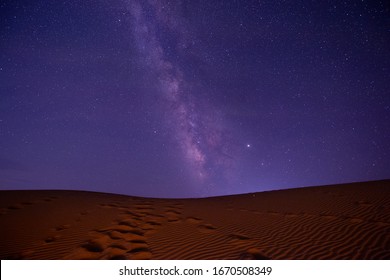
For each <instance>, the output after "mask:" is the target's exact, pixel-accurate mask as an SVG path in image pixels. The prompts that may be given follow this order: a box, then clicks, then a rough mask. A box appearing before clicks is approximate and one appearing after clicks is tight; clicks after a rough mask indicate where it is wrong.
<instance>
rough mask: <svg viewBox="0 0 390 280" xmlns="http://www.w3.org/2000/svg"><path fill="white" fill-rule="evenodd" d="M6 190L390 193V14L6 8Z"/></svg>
mask: <svg viewBox="0 0 390 280" xmlns="http://www.w3.org/2000/svg"><path fill="white" fill-rule="evenodd" d="M0 9H1V17H0V20H1V22H0V50H1V51H0V189H1V190H6V189H76V190H91V191H102V192H112V193H121V194H128V195H138V196H152V197H199V196H214V195H224V194H236V193H247V192H256V191H263V190H270V189H283V188H292V187H300V186H310V185H323V184H333V183H343V182H352V181H367V180H376V179H388V178H390V168H389V166H390V125H389V124H390V82H389V81H390V27H389V26H390V22H389V18H390V11H389V6H386V5H385V2H384V1H351V2H349V1H348V2H345V3H342V2H340V1H314V2H312V1H222V0H221V1H209V0H207V1H203V0H200V1H157V0H142V1H138V0H134V1H130V0H112V1H107V0H93V1H92V0H86V1H75V0H68V1H49V0H34V1H29V0H12V1H11V0H5V1H1V6H0Z"/></svg>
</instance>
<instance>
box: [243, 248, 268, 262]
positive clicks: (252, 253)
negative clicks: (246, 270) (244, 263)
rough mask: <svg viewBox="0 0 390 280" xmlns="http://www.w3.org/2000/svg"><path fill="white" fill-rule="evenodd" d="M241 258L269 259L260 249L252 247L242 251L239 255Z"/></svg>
mask: <svg viewBox="0 0 390 280" xmlns="http://www.w3.org/2000/svg"><path fill="white" fill-rule="evenodd" d="M239 259H240V260H269V259H270V258H268V257H266V256H265V255H264V254H263V253H262V252H261V250H260V249H258V248H250V249H248V250H246V251H245V252H244V253H242V254H241V255H240V257H239Z"/></svg>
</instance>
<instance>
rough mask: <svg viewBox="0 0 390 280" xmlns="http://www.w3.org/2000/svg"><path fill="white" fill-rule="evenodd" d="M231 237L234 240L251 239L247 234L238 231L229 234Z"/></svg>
mask: <svg viewBox="0 0 390 280" xmlns="http://www.w3.org/2000/svg"><path fill="white" fill-rule="evenodd" d="M229 237H230V238H232V239H233V240H240V241H241V240H249V239H251V238H250V237H248V236H246V235H243V234H236V233H233V234H230V235H229Z"/></svg>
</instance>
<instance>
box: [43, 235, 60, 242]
mask: <svg viewBox="0 0 390 280" xmlns="http://www.w3.org/2000/svg"><path fill="white" fill-rule="evenodd" d="M59 238H61V235H52V236H48V237H46V238H45V243H52V242H54V241H56V240H58V239H59Z"/></svg>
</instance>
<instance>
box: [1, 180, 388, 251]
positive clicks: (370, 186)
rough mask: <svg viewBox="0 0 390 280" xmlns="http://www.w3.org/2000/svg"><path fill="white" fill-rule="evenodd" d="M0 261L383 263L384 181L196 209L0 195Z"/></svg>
mask: <svg viewBox="0 0 390 280" xmlns="http://www.w3.org/2000/svg"><path fill="white" fill-rule="evenodd" d="M0 231H1V238H0V259H389V258H390V180H386V181H376V182H366V183H353V184H345V185H334V186H322V187H308V188H299V189H290V190H281V191H272V192H263V193H253V194H244V195H234V196H225V197H212V198H204V199H151V198H140V197H130V196H123V195H115V194H105V193H94V192H81V191H57V190H53V191H42V190H40V191H0Z"/></svg>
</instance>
